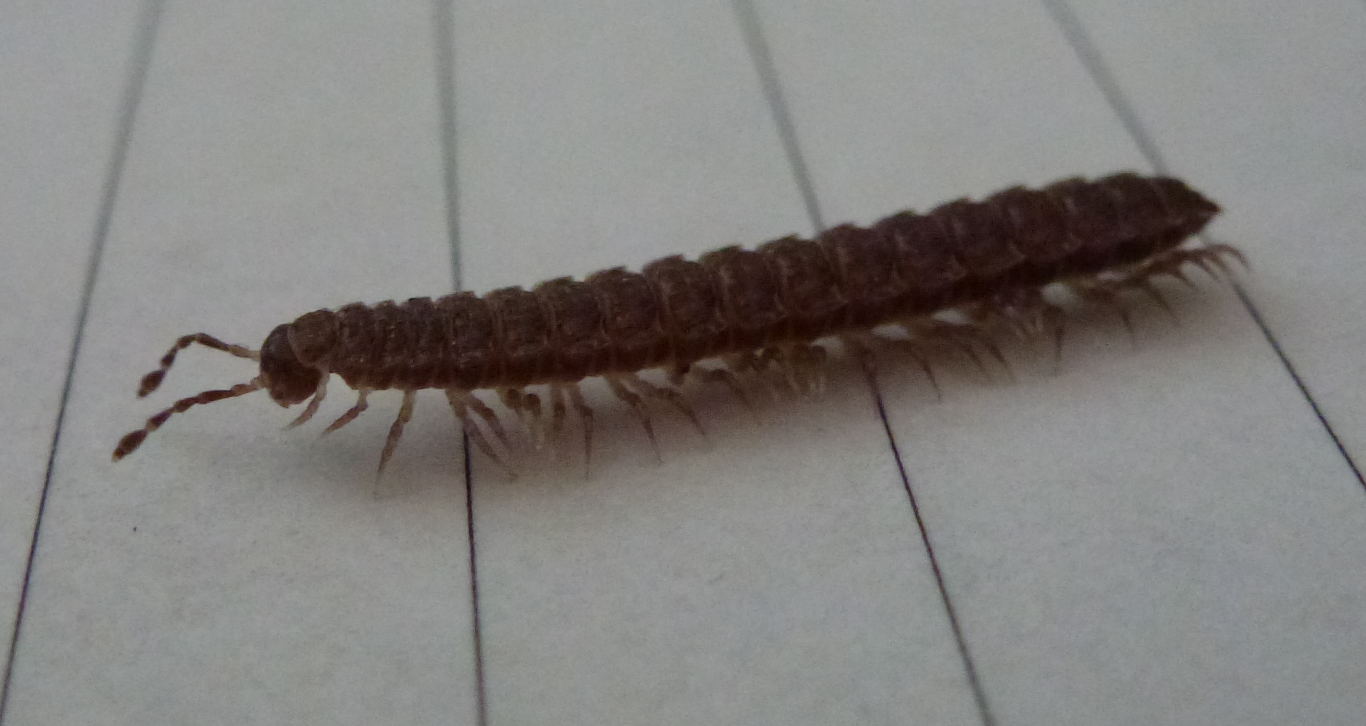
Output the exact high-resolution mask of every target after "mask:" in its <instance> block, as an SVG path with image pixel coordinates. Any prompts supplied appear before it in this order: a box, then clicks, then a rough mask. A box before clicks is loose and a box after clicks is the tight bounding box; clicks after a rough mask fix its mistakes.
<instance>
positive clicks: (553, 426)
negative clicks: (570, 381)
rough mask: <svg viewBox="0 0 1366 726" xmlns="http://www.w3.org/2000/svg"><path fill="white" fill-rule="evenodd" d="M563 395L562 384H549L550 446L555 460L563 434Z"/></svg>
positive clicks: (558, 453) (557, 456)
mask: <svg viewBox="0 0 1366 726" xmlns="http://www.w3.org/2000/svg"><path fill="white" fill-rule="evenodd" d="M564 399H565V395H564V384H563V383H552V384H550V445H551V447H552V449H551V450H552V451H553V452H554V454H555V458H557V459H558V458H559V455H560V438H561V434H562V433H563V432H564V419H565V401H564Z"/></svg>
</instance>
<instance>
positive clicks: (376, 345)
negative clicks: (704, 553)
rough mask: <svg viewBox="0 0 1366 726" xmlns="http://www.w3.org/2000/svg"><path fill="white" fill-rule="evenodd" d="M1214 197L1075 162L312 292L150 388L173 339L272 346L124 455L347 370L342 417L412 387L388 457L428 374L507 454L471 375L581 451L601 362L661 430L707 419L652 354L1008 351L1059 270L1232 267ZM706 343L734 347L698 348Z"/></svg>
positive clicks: (539, 431) (1128, 286)
mask: <svg viewBox="0 0 1366 726" xmlns="http://www.w3.org/2000/svg"><path fill="white" fill-rule="evenodd" d="M1218 211H1219V207H1218V206H1217V205H1215V204H1214V203H1213V202H1211V201H1210V200H1208V199H1206V198H1205V197H1204V196H1202V195H1201V194H1199V193H1198V192H1196V191H1194V190H1192V189H1191V188H1190V187H1188V186H1187V185H1186V184H1184V183H1183V182H1181V181H1179V180H1177V179H1172V178H1167V177H1145V176H1140V175H1137V174H1132V173H1121V174H1115V175H1112V176H1108V177H1105V178H1102V179H1097V180H1092V181H1086V180H1082V179H1068V180H1064V181H1060V182H1057V183H1054V184H1052V185H1049V186H1047V187H1044V188H1042V189H1025V188H1022V187H1014V188H1010V189H1006V190H1004V191H1001V192H998V193H996V194H994V195H992V196H990V197H987V198H986V199H983V200H981V201H969V200H959V201H954V202H950V203H948V204H944V205H941V206H940V207H938V208H936V209H934V210H932V211H930V212H929V213H926V214H916V213H912V212H901V213H898V214H894V215H892V216H890V217H887V218H885V219H883V220H881V221H878V222H876V223H875V224H873V225H872V226H870V227H857V226H853V225H841V226H838V227H834V228H832V229H829V230H826V231H825V232H823V233H822V234H821V235H820V236H819V237H818V238H817V239H799V238H797V237H785V238H783V239H778V240H775V241H772V242H768V243H765V244H762V245H760V246H759V247H757V248H756V249H752V250H751V249H743V248H740V247H725V248H722V249H718V250H714V251H712V252H708V253H706V254H704V255H702V256H701V257H700V258H698V259H697V260H695V261H694V260H688V259H684V258H683V257H680V256H673V257H665V258H662V259H659V260H655V261H654V262H651V263H649V264H647V265H645V266H644V268H643V269H642V270H641V271H640V272H631V271H628V270H626V269H624V268H620V267H618V268H613V269H608V270H603V271H601V272H597V273H594V274H592V275H589V276H588V277H587V278H586V279H584V280H582V281H578V280H573V279H571V278H568V277H564V278H558V279H554V280H549V281H546V282H542V283H540V284H538V285H536V286H535V287H533V288H532V289H531V290H529V291H528V290H524V289H522V288H519V287H510V288H503V289H500V290H494V291H492V292H490V293H488V294H486V295H484V296H482V297H481V296H477V295H474V294H472V293H468V292H462V293H456V294H453V295H447V296H445V297H440V298H437V299H430V298H412V299H409V300H407V301H404V302H401V303H400V302H392V301H387V302H382V303H379V304H377V305H365V304H361V303H353V304H350V305H346V306H344V307H342V308H339V309H336V310H317V311H314V312H311V313H307V314H304V315H302V316H300V317H299V318H297V319H295V320H294V321H293V322H290V323H285V324H282V325H280V326H278V327H276V328H275V329H274V330H273V331H271V333H270V335H269V336H268V337H267V338H266V340H265V342H264V343H263V344H262V346H261V349H260V350H259V351H257V350H252V349H249V348H246V347H244V346H237V345H230V344H227V343H223V342H222V341H220V340H218V339H216V338H214V337H212V336H209V335H206V334H203V333H198V334H194V335H187V336H185V337H182V338H181V339H179V340H178V341H177V342H176V344H175V346H173V347H172V348H171V350H170V351H169V352H168V353H167V354H166V355H165V356H164V357H163V359H162V362H161V367H160V368H158V369H157V370H156V371H153V372H152V373H149V374H148V375H147V376H146V377H145V378H144V379H143V382H142V387H141V389H140V391H139V395H146V394H147V393H149V392H151V391H152V390H153V389H155V388H156V387H157V385H159V384H160V382H161V379H162V378H163V377H164V375H165V373H166V371H167V370H168V369H169V368H170V366H171V364H172V362H173V361H174V359H175V356H176V353H177V352H178V351H179V350H181V349H183V348H185V347H187V346H189V345H191V344H193V343H201V344H204V345H207V346H209V347H213V348H217V349H219V350H223V351H226V352H228V353H231V354H233V355H236V356H239V357H244V358H250V359H253V360H258V361H259V362H260V373H259V375H257V376H256V377H255V378H254V379H252V380H251V381H249V382H247V383H242V384H238V385H236V386H233V387H232V388H229V389H223V390H214V391H205V392H203V393H200V394H198V395H197V396H193V397H190V398H186V399H182V400H180V401H177V402H176V403H175V404H174V405H173V406H171V407H170V408H168V409H166V410H164V411H162V412H161V413H158V414H157V415H156V416H153V417H152V418H151V419H149V420H148V422H147V424H146V426H144V427H143V428H142V429H139V430H137V431H134V432H132V433H129V434H128V435H126V436H125V437H124V438H123V439H122V440H121V441H120V442H119V444H118V447H117V448H116V449H115V450H114V459H115V460H118V459H120V458H122V457H123V456H125V455H127V454H129V453H131V452H132V451H133V450H134V449H136V448H137V447H138V445H139V444H141V443H142V441H143V439H145V438H146V436H147V434H149V433H150V432H151V431H153V430H155V429H156V428H158V427H159V426H161V424H162V423H164V422H165V421H166V419H167V418H169V417H170V416H171V415H172V414H173V413H178V412H181V411H184V410H186V409H188V408H189V407H190V406H193V405H196V404H200V403H209V402H211V401H216V400H220V399H223V398H229V397H233V396H239V395H243V394H246V393H250V392H252V391H256V390H260V389H264V390H266V391H267V392H268V393H269V395H270V397H271V398H272V399H274V400H275V401H276V402H277V403H279V404H280V405H282V406H289V405H292V404H296V403H301V402H303V401H305V400H309V399H311V400H309V404H308V406H307V407H306V408H305V410H304V412H303V414H302V415H300V416H299V418H298V419H296V420H295V422H294V423H295V424H298V423H302V422H304V421H306V420H308V418H310V417H311V416H312V415H313V413H314V412H315V411H316V410H317V408H318V404H319V403H320V402H321V401H322V399H323V397H324V395H325V393H326V390H327V382H328V380H329V379H330V377H331V374H334V373H335V374H337V375H339V376H341V378H342V380H343V381H345V382H346V384H347V385H348V386H350V387H351V388H353V389H355V390H356V391H357V392H358V399H357V402H356V404H355V405H354V406H353V407H352V408H351V409H350V410H348V411H347V412H346V413H345V414H343V416H342V417H341V418H339V419H337V421H336V422H334V423H333V424H332V426H330V427H329V428H328V431H331V430H334V429H336V428H338V427H340V426H342V425H344V424H345V423H347V422H349V421H351V420H352V419H354V418H355V417H356V416H357V415H358V414H359V413H360V412H361V411H363V410H364V409H365V408H366V396H367V394H368V393H369V392H371V391H375V390H382V389H391V388H392V389H399V390H402V391H404V392H405V395H404V401H403V406H402V409H401V412H400V415H399V418H398V420H396V421H395V423H394V425H393V427H392V428H391V430H390V433H389V439H388V442H387V443H386V445H385V448H384V452H383V454H382V455H381V463H380V468H381V469H382V468H383V466H384V462H386V461H387V460H388V458H389V456H390V455H391V454H392V452H393V450H394V447H395V445H396V443H397V441H398V438H399V435H400V434H401V433H402V428H403V425H404V424H405V423H406V421H407V419H408V417H409V416H410V415H411V411H412V407H413V392H414V391H417V390H419V389H423V388H439V389H443V390H444V391H446V393H447V397H448V399H449V402H450V404H451V406H452V409H453V410H454V412H455V414H456V415H457V416H458V417H459V419H460V421H461V422H462V424H463V427H464V430H465V431H466V433H468V434H469V435H470V437H471V440H473V441H474V442H475V444H476V445H477V446H478V447H479V448H480V449H481V450H483V451H484V452H485V453H486V454H488V455H489V456H490V457H491V458H493V459H494V460H495V461H497V462H499V463H500V464H503V461H502V460H501V458H500V457H499V455H498V454H497V452H496V451H495V447H494V445H493V441H492V439H490V437H489V436H487V435H486V433H487V434H491V435H492V437H493V438H494V439H498V440H500V441H501V442H502V443H503V445H504V446H506V443H507V435H506V430H505V429H504V428H503V425H502V423H501V422H500V421H499V419H498V416H497V414H496V413H495V412H494V411H493V410H492V409H491V408H489V407H488V406H487V405H486V404H485V403H484V402H483V401H481V400H480V399H479V398H478V397H477V396H475V395H474V393H473V392H474V391H477V390H480V389H494V390H496V391H497V392H498V394H499V396H500V398H501V400H502V401H503V403H504V404H505V405H506V406H507V407H508V408H510V409H511V410H512V411H513V412H514V413H515V414H516V415H517V417H518V418H520V419H522V420H523V421H524V422H525V423H526V424H527V425H528V426H529V427H530V428H531V429H532V433H533V436H534V437H536V438H537V440H539V441H544V440H545V439H546V438H557V437H558V435H559V431H560V429H561V427H562V425H563V423H564V419H565V412H566V410H567V408H568V407H571V406H572V407H573V408H575V409H576V410H577V411H578V413H579V414H580V416H581V417H582V418H583V423H584V446H585V466H586V465H587V457H588V455H589V452H591V436H592V433H591V432H592V423H591V422H592V412H591V410H590V409H589V408H588V407H587V405H586V404H585V403H584V400H583V397H582V395H581V394H580V392H579V390H578V386H577V384H578V382H579V381H581V380H582V379H584V378H587V377H592V376H602V377H604V378H606V379H607V382H608V384H609V386H610V387H611V389H612V390H613V392H614V393H616V394H617V396H618V397H620V398H622V399H623V400H625V401H626V402H627V403H628V404H629V405H630V407H631V408H632V410H633V412H634V413H635V414H636V415H637V416H638V417H639V418H640V420H641V423H642V424H643V425H644V426H645V429H646V431H647V433H649V434H650V438H651V442H652V443H653V440H654V434H653V428H652V426H651V424H650V418H649V414H648V410H647V408H646V406H645V399H651V398H653V399H659V400H661V401H666V402H668V403H669V404H670V405H673V406H675V407H677V408H678V409H679V410H681V411H683V412H684V413H685V414H687V415H688V416H689V417H690V418H691V419H692V420H693V422H694V423H697V418H696V416H695V414H694V413H693V412H692V410H691V408H690V407H689V406H688V404H687V403H686V401H685V400H684V399H683V398H682V396H681V395H680V394H679V392H678V391H677V390H676V389H675V388H673V387H672V386H663V385H658V384H654V383H650V382H648V381H647V380H645V379H644V378H641V377H640V376H639V375H638V372H639V371H642V370H645V369H652V368H658V369H662V370H664V371H665V372H666V373H668V375H669V379H670V381H671V382H672V383H673V384H675V385H676V384H678V383H680V382H681V381H682V380H683V378H684V377H685V376H690V375H691V376H694V377H698V378H701V379H703V380H709V381H713V382H720V383H724V384H726V385H728V386H730V387H731V388H732V389H734V390H736V391H737V392H739V393H741V395H743V389H742V386H741V378H743V377H747V376H752V375H764V374H765V373H766V372H767V371H769V370H776V371H778V372H781V373H782V374H784V376H785V378H786V380H787V381H788V382H789V383H791V384H792V385H793V386H794V387H797V388H811V387H814V385H815V384H814V382H815V381H817V380H818V379H819V378H820V376H821V373H820V368H821V366H822V362H823V361H824V358H825V353H824V349H823V348H822V347H820V346H818V345H815V341H816V340H818V339H822V338H829V337H837V338H839V339H840V340H841V341H842V342H843V344H844V345H845V347H846V348H847V349H849V350H851V351H853V352H854V353H855V354H857V355H859V356H866V355H869V354H870V353H871V349H872V347H873V346H875V345H877V342H878V341H879V340H882V338H881V337H880V336H878V335H875V334H873V332H872V331H873V329H874V328H878V327H881V326H886V325H896V326H899V327H901V328H902V329H903V330H904V331H906V332H907V333H908V334H909V337H908V338H905V339H898V341H897V342H898V343H899V344H900V345H899V346H898V347H900V348H902V349H904V350H906V351H907V352H909V353H910V354H911V355H912V356H913V357H915V358H916V359H917V360H918V361H920V363H921V364H922V367H924V368H925V369H926V372H929V367H928V365H927V364H925V363H924V358H923V357H922V356H921V355H920V353H919V352H918V351H920V350H921V349H922V348H927V347H932V346H935V345H937V344H942V343H948V344H950V345H957V346H960V347H961V346H966V347H968V348H971V347H972V346H974V345H976V344H981V345H985V346H987V347H988V349H989V350H993V351H994V350H995V348H994V345H993V344H992V343H991V342H990V340H991V339H990V334H991V333H992V332H993V331H995V330H999V329H1002V328H1004V329H1007V330H1010V331H1013V332H1016V333H1019V334H1021V335H1029V334H1032V333H1045V332H1048V331H1051V332H1052V333H1053V335H1054V337H1055V339H1056V341H1057V343H1058V344H1059V345H1060V344H1061V336H1062V329H1063V328H1062V325H1063V315H1062V311H1061V308H1059V307H1057V306H1056V305H1054V304H1052V303H1050V302H1048V301H1047V300H1045V298H1044V296H1043V294H1042V290H1043V288H1044V287H1046V286H1049V285H1052V284H1055V283H1061V284H1063V285H1065V286H1067V287H1068V288H1069V289H1071V290H1072V291H1073V292H1074V293H1075V294H1076V295H1077V296H1079V297H1081V298H1083V299H1085V300H1093V301H1099V302H1103V303H1107V304H1111V305H1114V306H1116V308H1117V309H1119V310H1120V311H1121V314H1123V312H1122V311H1123V308H1122V307H1120V303H1119V298H1120V296H1121V295H1122V294H1123V293H1124V292H1125V291H1127V290H1137V291H1141V292H1144V293H1147V294H1149V295H1151V296H1153V297H1154V298H1156V299H1157V300H1158V301H1159V302H1161V303H1163V305H1164V306H1165V301H1164V300H1163V299H1162V298H1161V296H1160V294H1158V293H1157V291H1156V289H1155V288H1153V287H1152V285H1151V282H1150V281H1151V279H1152V278H1154V277H1156V276H1159V275H1164V274H1165V275H1171V276H1174V277H1177V278H1179V279H1182V280H1185V279H1186V278H1185V277H1184V274H1183V272H1182V268H1183V266H1184V265H1185V264H1186V263H1192V264H1195V265H1198V266H1200V267H1202V268H1204V269H1205V270H1206V271H1210V272H1212V271H1213V270H1214V269H1216V268H1218V269H1225V264H1224V257H1228V256H1232V257H1235V258H1237V259H1239V260H1242V255H1241V253H1239V252H1238V251H1237V250H1235V249H1234V248H1232V247H1228V246H1226V245H1212V246H1207V247H1199V248H1182V247H1181V246H1180V245H1181V244H1182V243H1183V242H1185V241H1186V240H1188V239H1190V238H1191V237H1192V236H1193V235H1194V234H1196V233H1197V232H1199V231H1200V230H1201V229H1202V228H1203V227H1204V226H1205V225H1206V224H1207V223H1208V222H1209V220H1210V219H1211V218H1212V217H1213V216H1214V215H1215V214H1217V213H1218ZM946 311H956V312H957V313H959V320H960V322H948V321H946V320H944V319H943V318H942V315H941V314H943V313H945V312H946ZM937 316H939V317H937ZM1124 319H1125V321H1126V324H1127V321H1128V318H1127V315H1126V316H1125V318H1124ZM962 321H966V322H962ZM998 355H999V354H998ZM705 359H719V360H720V361H721V362H722V363H723V364H724V365H723V366H720V367H712V368H703V367H701V366H697V365H695V364H696V363H697V362H698V361H702V360H705ZM537 384H544V385H546V386H548V389H547V395H548V396H549V408H550V413H549V417H548V419H545V418H543V416H542V411H543V406H542V402H541V399H540V397H539V396H538V395H537V394H535V393H531V392H527V391H526V390H525V389H526V387H528V386H531V385H537ZM471 414H473V415H471ZM481 424H482V425H481ZM699 428H700V425H699ZM504 465H505V464H504Z"/></svg>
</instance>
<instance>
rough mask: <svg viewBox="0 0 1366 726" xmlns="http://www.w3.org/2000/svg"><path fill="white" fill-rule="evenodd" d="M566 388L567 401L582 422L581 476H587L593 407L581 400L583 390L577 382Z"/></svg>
mask: <svg viewBox="0 0 1366 726" xmlns="http://www.w3.org/2000/svg"><path fill="white" fill-rule="evenodd" d="M566 388H568V389H569V402H570V404H572V405H573V406H574V410H575V411H577V412H578V414H579V420H580V421H582V423H583V476H584V478H585V479H587V478H588V472H589V462H591V461H592V459H593V409H591V408H589V407H588V404H587V403H585V402H584V400H583V391H582V390H580V389H579V384H577V383H571V384H569V385H568V386H566Z"/></svg>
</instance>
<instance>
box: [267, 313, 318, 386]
mask: <svg viewBox="0 0 1366 726" xmlns="http://www.w3.org/2000/svg"><path fill="white" fill-rule="evenodd" d="M320 378H322V373H320V372H319V371H318V370H317V369H315V368H309V367H307V366H305V365H304V364H303V363H300V362H299V359H298V357H296V356H295V355H294V346H292V345H290V343H289V325H288V324H285V325H279V326H276V328H275V329H274V330H272V331H270V335H268V336H266V342H264V343H262V344H261V380H262V382H263V383H264V384H265V386H266V390H267V392H269V393H270V397H271V398H272V399H273V400H274V401H275V402H276V403H278V404H280V405H281V406H291V405H293V404H296V403H299V402H301V401H303V400H304V399H306V398H308V397H309V396H312V395H313V393H314V391H315V390H316V389H317V388H318V379H320Z"/></svg>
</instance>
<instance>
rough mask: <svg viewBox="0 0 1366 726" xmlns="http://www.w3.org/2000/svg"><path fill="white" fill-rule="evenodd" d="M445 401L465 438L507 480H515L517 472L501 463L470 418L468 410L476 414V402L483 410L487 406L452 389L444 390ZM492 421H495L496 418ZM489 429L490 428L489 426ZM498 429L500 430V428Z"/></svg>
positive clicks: (491, 446)
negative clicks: (473, 410) (497, 468)
mask: <svg viewBox="0 0 1366 726" xmlns="http://www.w3.org/2000/svg"><path fill="white" fill-rule="evenodd" d="M446 400H447V401H449V402H450V404H451V410H452V411H454V412H455V416H456V418H458V419H459V420H460V428H461V430H463V431H464V432H465V435H466V436H469V437H470V441H473V442H474V445H475V446H476V447H478V448H479V450H480V451H482V452H484V456H487V457H489V459H491V460H492V461H493V463H494V464H497V465H498V467H499V468H500V469H502V470H503V473H505V474H507V476H508V478H511V479H515V478H517V472H516V471H514V470H513V469H512V467H510V466H508V464H507V462H505V461H503V459H502V457H500V456H498V452H497V451H496V450H494V448H493V444H491V443H490V442H489V440H488V437H486V436H484V432H483V431H480V430H479V427H478V426H477V425H475V423H474V420H473V419H471V418H470V414H469V409H471V408H474V409H475V411H476V412H478V410H479V409H478V408H476V406H475V404H476V402H478V406H482V407H483V408H486V409H487V408H488V406H485V405H484V404H483V402H482V401H479V399H478V398H475V397H474V396H473V395H472V394H470V393H469V392H468V391H462V390H459V389H454V388H448V389H446ZM489 413H490V414H491V413H493V411H492V410H491V409H490V410H489ZM484 420H485V421H488V420H489V419H488V418H485V419H484ZM493 420H494V421H497V419H496V418H494V419H493ZM490 428H492V427H491V426H490ZM499 428H501V426H500V427H499ZM495 433H496V432H495ZM506 443H507V442H506V440H504V444H506Z"/></svg>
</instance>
